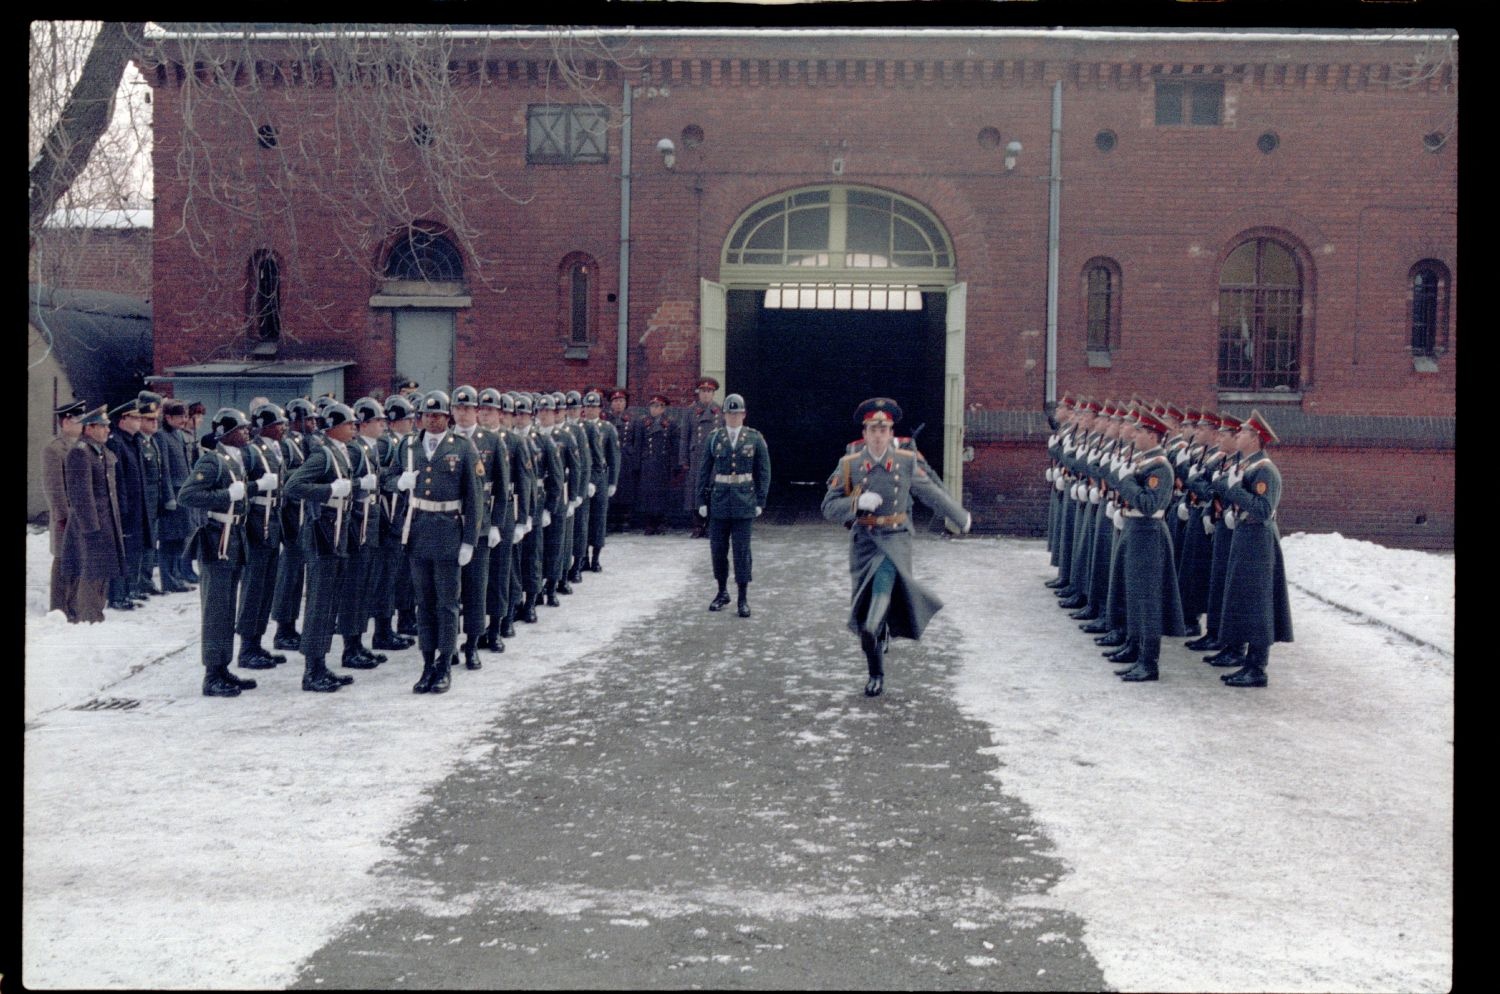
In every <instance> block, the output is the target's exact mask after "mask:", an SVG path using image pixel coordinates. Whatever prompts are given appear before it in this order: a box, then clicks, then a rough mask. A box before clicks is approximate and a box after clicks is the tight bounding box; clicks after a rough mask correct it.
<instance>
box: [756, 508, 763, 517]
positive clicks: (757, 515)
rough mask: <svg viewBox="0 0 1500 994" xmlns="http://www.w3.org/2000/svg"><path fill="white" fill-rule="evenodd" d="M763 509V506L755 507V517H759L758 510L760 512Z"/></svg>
mask: <svg viewBox="0 0 1500 994" xmlns="http://www.w3.org/2000/svg"><path fill="white" fill-rule="evenodd" d="M764 510H765V508H763V507H757V508H756V509H755V516H756V517H757V518H758V517H760V512H762V511H764Z"/></svg>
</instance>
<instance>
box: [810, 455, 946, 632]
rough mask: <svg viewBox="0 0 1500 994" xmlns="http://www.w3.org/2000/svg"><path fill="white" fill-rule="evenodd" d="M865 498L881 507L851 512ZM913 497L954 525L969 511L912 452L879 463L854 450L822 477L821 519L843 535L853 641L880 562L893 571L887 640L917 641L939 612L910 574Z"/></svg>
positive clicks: (938, 605) (939, 605) (929, 594)
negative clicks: (845, 535)
mask: <svg viewBox="0 0 1500 994" xmlns="http://www.w3.org/2000/svg"><path fill="white" fill-rule="evenodd" d="M866 492H870V493H878V494H880V496H881V498H882V500H881V503H880V506H879V507H878V508H876V509H875V510H874V511H872V512H869V513H865V512H861V511H858V510H856V508H855V502H856V501H857V500H858V498H859V495H860V494H862V493H866ZM913 497H915V498H916V499H917V500H920V501H921V502H922V503H923V504H926V505H927V506H928V507H930V508H932V509H933V510H935V511H938V512H939V513H941V514H943V515H944V516H945V517H947V519H948V520H949V521H952V522H954V523H956V524H963V523H964V522H966V521H967V520H968V512H967V511H965V510H964V508H963V506H962V505H960V504H959V503H958V501H956V500H954V499H953V498H952V497H950V496H949V495H948V491H946V490H944V489H943V488H942V487H941V486H940V485H939V484H938V482H937V481H936V480H935V479H934V478H933V477H932V475H931V473H930V472H929V471H928V470H927V468H926V466H925V464H924V463H923V462H922V459H921V456H920V455H919V454H918V453H916V452H911V451H907V450H903V449H897V448H896V447H894V446H892V447H891V448H890V449H888V450H886V454H885V458H883V459H879V460H877V459H876V458H875V457H874V456H873V455H871V454H870V450H869V449H868V448H867V447H866V448H861V449H860V450H859V451H858V452H854V453H851V454H850V455H847V456H845V457H844V458H843V459H841V460H840V461H839V464H838V467H837V468H836V469H835V470H834V471H833V475H832V476H830V477H829V478H828V490H827V492H826V493H825V494H824V495H823V517H825V518H827V519H828V520H829V521H837V522H839V523H840V524H842V525H844V526H845V527H846V528H848V529H849V578H850V582H851V586H852V590H853V592H852V595H851V598H850V607H849V630H850V631H852V632H854V633H855V634H858V633H859V631H860V629H861V627H862V626H863V623H864V621H865V616H866V613H867V611H868V609H869V606H870V595H871V593H872V587H873V584H874V579H875V573H876V571H877V570H878V569H879V568H880V565H881V563H882V562H883V561H884V560H886V559H889V560H890V561H891V564H892V565H893V566H894V567H895V569H896V582H895V587H894V589H893V590H892V591H891V606H890V611H889V613H888V614H887V615H886V623H887V624H888V625H889V630H890V634H891V635H892V636H893V637H896V638H908V639H920V638H921V637H922V631H923V629H925V628H926V627H927V623H928V622H929V621H931V620H932V617H933V615H935V614H937V613H938V611H940V610H942V607H943V602H942V601H941V600H939V599H938V598H937V595H935V594H933V593H932V592H931V591H929V590H928V589H927V588H926V587H924V586H922V584H920V583H918V582H917V579H916V577H915V576H913V575H912V568H911V542H912V538H911V536H912V528H911V512H912V508H913V504H912V498H913Z"/></svg>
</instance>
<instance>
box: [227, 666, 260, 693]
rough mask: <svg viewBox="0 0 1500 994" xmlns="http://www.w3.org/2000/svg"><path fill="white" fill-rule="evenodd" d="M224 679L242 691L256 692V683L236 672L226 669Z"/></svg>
mask: <svg viewBox="0 0 1500 994" xmlns="http://www.w3.org/2000/svg"><path fill="white" fill-rule="evenodd" d="M223 677H224V679H226V680H228V681H229V682H230V683H232V684H234V685H235V686H236V687H238V688H240V689H241V690H254V689H255V681H254V680H250V679H247V678H246V677H242V676H240V675H239V674H238V673H234V672H232V671H230V670H227V669H226V670H225V671H224V673H223Z"/></svg>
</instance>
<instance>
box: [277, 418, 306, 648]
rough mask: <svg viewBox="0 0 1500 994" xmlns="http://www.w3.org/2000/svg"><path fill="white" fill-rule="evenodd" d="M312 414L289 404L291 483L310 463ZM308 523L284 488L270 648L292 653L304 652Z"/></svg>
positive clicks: (284, 445)
mask: <svg viewBox="0 0 1500 994" xmlns="http://www.w3.org/2000/svg"><path fill="white" fill-rule="evenodd" d="M312 413H313V406H312V404H311V402H309V401H308V400H307V398H305V397H293V398H292V399H291V400H289V401H287V404H286V418H287V422H288V424H289V426H290V430H288V431H284V432H283V433H282V436H281V454H282V456H283V459H282V465H283V467H284V468H285V470H286V473H287V479H288V480H290V479H291V474H292V473H294V472H296V470H297V468H298V467H299V466H301V465H302V464H303V463H304V462H306V461H307V455H308V444H307V440H308V438H309V437H311V436H310V432H311V431H312V426H311V425H310V424H309V421H310V419H311V418H312ZM306 521H307V509H306V508H305V507H304V506H303V504H302V501H300V500H297V499H294V498H293V497H291V496H290V495H289V494H288V493H287V492H286V489H285V488H282V496H281V534H282V543H281V555H280V557H279V558H278V559H277V562H276V590H275V591H274V592H273V593H272V594H271V617H272V618H273V619H275V621H276V634H275V635H274V636H273V637H272V639H271V646H272V648H275V649H286V650H288V651H291V652H298V651H300V650H301V648H302V636H301V634H300V633H299V632H298V631H297V615H298V614H299V613H300V612H301V610H302V587H303V582H304V574H305V573H306V567H307V563H306V560H304V559H303V558H302V528H303V526H304V524H305V523H306Z"/></svg>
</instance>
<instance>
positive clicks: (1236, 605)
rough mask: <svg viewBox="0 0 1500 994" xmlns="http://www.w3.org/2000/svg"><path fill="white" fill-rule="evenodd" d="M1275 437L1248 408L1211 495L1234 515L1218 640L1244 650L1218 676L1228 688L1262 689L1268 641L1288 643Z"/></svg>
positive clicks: (1289, 621) (1288, 611)
mask: <svg viewBox="0 0 1500 994" xmlns="http://www.w3.org/2000/svg"><path fill="white" fill-rule="evenodd" d="M1279 441H1280V439H1279V438H1278V437H1277V436H1276V432H1274V431H1272V430H1271V425H1270V423H1269V422H1267V421H1266V419H1265V417H1264V416H1262V414H1261V413H1260V412H1259V411H1251V412H1250V417H1248V418H1246V419H1245V422H1244V424H1242V425H1241V426H1240V430H1239V432H1238V433H1237V434H1236V435H1235V447H1236V449H1237V450H1238V452H1239V455H1240V457H1241V458H1240V465H1239V468H1238V469H1236V470H1235V471H1234V472H1232V473H1228V474H1226V475H1224V476H1221V477H1220V478H1219V479H1218V481H1217V482H1215V484H1214V493H1215V494H1216V495H1217V496H1218V497H1219V498H1220V499H1221V500H1222V501H1224V503H1225V504H1227V505H1229V508H1228V509H1227V510H1226V511H1225V512H1224V513H1225V514H1226V515H1233V516H1234V538H1233V539H1232V540H1231V543H1230V546H1229V562H1228V565H1227V566H1226V567H1225V576H1224V606H1223V608H1222V609H1221V611H1220V614H1219V641H1220V642H1222V643H1224V645H1225V646H1226V647H1227V650H1228V651H1229V652H1231V653H1236V654H1238V653H1241V652H1243V656H1242V659H1243V662H1244V666H1243V667H1242V668H1241V669H1239V670H1238V671H1236V672H1234V673H1229V674H1226V675H1225V676H1224V677H1222V678H1221V679H1223V681H1224V683H1225V684H1226V685H1227V686H1230V687H1264V686H1265V685H1266V663H1267V662H1268V660H1269V657H1270V654H1271V643H1272V642H1290V641H1292V609H1291V601H1290V599H1289V598H1288V597H1287V590H1286V564H1285V563H1284V562H1283V561H1282V558H1281V532H1280V530H1279V529H1278V528H1277V527H1276V510H1277V508H1278V507H1280V505H1281V471H1280V470H1279V469H1277V468H1276V464H1275V463H1273V462H1271V457H1270V456H1269V455H1267V454H1266V449H1265V447H1266V446H1267V445H1270V444H1272V443H1274V442H1279ZM1241 646H1245V648H1244V649H1243V650H1242V649H1241Z"/></svg>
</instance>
